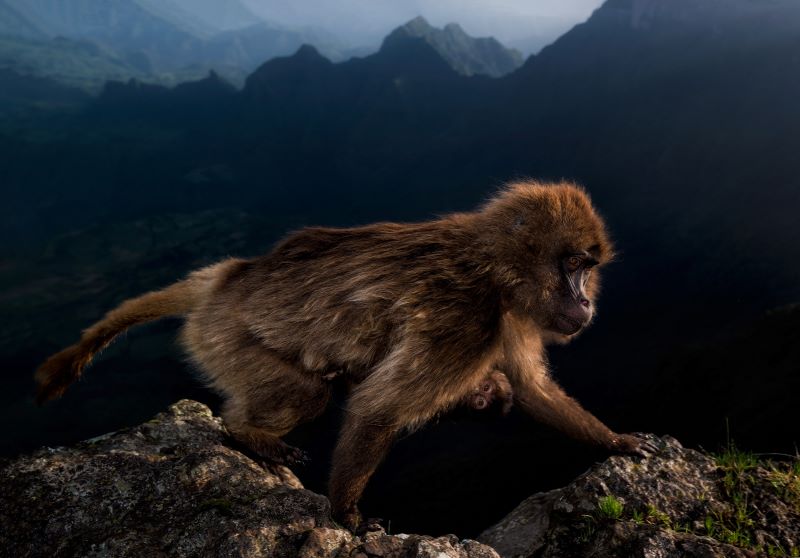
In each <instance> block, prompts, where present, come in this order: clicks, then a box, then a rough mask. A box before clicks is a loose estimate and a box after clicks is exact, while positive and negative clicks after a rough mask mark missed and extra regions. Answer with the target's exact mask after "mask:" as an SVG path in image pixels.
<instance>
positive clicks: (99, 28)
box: [0, 0, 522, 90]
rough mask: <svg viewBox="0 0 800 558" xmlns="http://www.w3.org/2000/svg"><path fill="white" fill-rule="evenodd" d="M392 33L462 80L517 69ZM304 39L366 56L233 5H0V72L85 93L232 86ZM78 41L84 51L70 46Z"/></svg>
mask: <svg viewBox="0 0 800 558" xmlns="http://www.w3.org/2000/svg"><path fill="white" fill-rule="evenodd" d="M396 32H397V33H399V32H406V33H416V34H418V36H421V37H423V38H424V39H425V40H427V41H429V42H430V43H431V44H433V45H434V46H435V47H436V48H437V49H438V50H439V51H440V52H442V53H443V55H444V56H445V58H446V59H447V60H448V62H450V63H451V64H452V65H453V67H454V68H456V70H457V71H460V72H462V73H465V74H467V75H469V74H473V73H481V74H486V75H491V76H498V75H502V74H504V73H508V72H510V71H512V70H513V69H515V68H516V67H518V66H519V65H520V64H521V63H522V57H521V55H520V54H519V53H518V52H517V51H513V50H509V49H506V48H505V47H503V46H502V45H500V43H498V42H497V41H495V40H494V39H488V38H487V39H473V38H471V37H469V36H468V35H467V34H466V33H464V32H463V30H461V28H460V27H458V26H457V25H450V26H448V27H447V28H445V29H444V30H437V29H434V28H433V27H431V26H430V25H428V24H427V22H425V21H424V20H422V19H421V18H419V19H417V20H414V21H413V22H410V23H408V24H406V25H405V26H403V27H401V28H400V29H398V30H397V31H396ZM305 43H308V44H314V45H315V46H316V48H317V49H319V50H320V51H321V52H322V53H324V54H325V55H326V56H327V57H329V58H331V59H332V60H343V59H346V58H348V57H350V56H352V55H357V54H364V53H365V52H367V51H365V49H363V48H354V47H351V46H348V45H347V44H345V43H344V42H343V41H342V40H341V39H339V38H337V37H335V36H333V35H332V34H331V33H328V32H326V31H324V30H322V29H318V28H303V29H292V28H287V27H284V26H282V25H278V24H275V23H274V22H270V21H265V20H263V19H261V18H260V17H258V16H256V15H254V14H253V12H252V11H250V9H248V8H247V7H246V6H245V5H244V4H242V3H241V2H240V1H239V0H203V1H196V2H195V1H192V2H189V1H187V0H158V1H156V0H106V1H104V2H97V1H95V0H0V67H3V68H6V69H13V70H15V71H17V72H18V73H21V74H23V75H32V76H37V77H48V78H54V79H57V80H59V81H61V82H63V83H66V84H69V85H76V86H84V87H85V88H89V89H92V88H93V89H94V90H97V89H98V88H99V87H100V86H102V83H103V82H104V81H105V80H108V79H120V78H126V77H127V78H136V79H140V80H141V79H144V80H147V81H151V82H158V83H172V84H174V83H177V82H179V81H184V80H186V79H191V78H197V77H200V76H202V75H204V74H206V73H207V72H208V71H209V70H212V69H213V70H214V71H216V72H218V73H220V74H222V75H224V76H226V78H227V79H229V80H230V81H232V82H234V83H237V84H241V82H242V81H243V78H244V76H245V75H246V74H247V73H249V72H251V71H252V70H254V69H255V68H256V67H258V66H259V65H260V64H262V63H263V62H265V61H266V60H269V59H271V58H274V57H276V56H282V55H287V54H290V53H292V52H294V51H295V50H297V48H299V47H300V46H301V45H302V44H305ZM86 44H91V45H93V46H94V49H93V52H91V53H85V52H84V51H85V50H86V48H85V47H84V48H78V47H77V46H76V45H86ZM62 49H65V51H64V52H61V51H62ZM98 53H102V55H101V56H99V55H98ZM92 86H93V87H92Z"/></svg>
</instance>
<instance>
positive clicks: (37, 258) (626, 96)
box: [0, 0, 800, 533]
mask: <svg viewBox="0 0 800 558" xmlns="http://www.w3.org/2000/svg"><path fill="white" fill-rule="evenodd" d="M109 4H111V3H109ZM0 5H2V4H0ZM7 5H8V4H7ZM198 25H200V23H198ZM451 31H453V33H454V34H453V35H451V36H448V37H446V38H444V39H443V38H442V35H441V33H446V32H447V30H446V29H445V30H433V31H431V30H429V29H428V28H426V27H425V26H424V25H422V23H421V22H416V23H414V22H411V24H410V25H406V26H405V27H400V28H398V30H397V31H395V32H394V33H391V34H390V35H389V36H388V37H387V38H386V39H385V40H384V42H383V43H382V45H381V47H380V49H379V50H378V51H377V52H375V53H374V54H371V55H368V56H364V57H361V58H355V59H350V60H347V61H343V62H340V63H334V62H332V61H331V60H330V58H329V57H326V56H325V55H324V53H323V52H322V51H321V50H320V49H318V48H315V47H312V46H302V47H300V46H297V47H296V48H293V49H292V50H291V54H288V55H286V56H279V57H277V58H272V59H269V60H266V61H262V63H259V65H258V67H256V68H255V69H254V70H253V71H252V72H250V73H248V75H247V77H246V79H244V80H243V81H244V84H243V87H242V88H241V89H237V88H235V87H233V86H232V85H231V84H230V83H229V82H228V81H227V80H226V79H225V76H224V75H223V73H222V72H215V73H211V74H208V73H207V72H204V74H203V75H204V76H205V77H203V78H202V79H195V80H192V81H188V82H185V83H182V84H180V85H178V86H176V87H165V86H162V85H156V84H147V83H146V82H143V81H132V82H129V81H127V79H122V80H120V81H116V82H111V83H109V84H107V85H106V86H105V87H104V88H103V90H102V92H101V93H100V94H99V95H98V96H97V97H94V98H93V97H90V96H88V95H86V94H84V93H82V92H80V91H77V90H75V89H73V88H69V87H65V86H64V85H63V84H61V83H58V82H56V81H54V80H50V79H43V78H34V77H30V76H23V75H20V74H19V73H16V72H10V71H7V72H6V73H5V75H3V74H0V80H2V83H3V84H13V88H12V87H10V86H4V88H3V89H2V90H0V102H2V107H3V108H5V109H6V110H5V113H4V115H3V117H2V118H1V119H0V169H2V171H0V172H2V176H1V177H0V187H1V188H2V196H3V198H4V204H2V206H0V217H1V218H0V235H2V237H3V238H5V239H7V242H6V243H5V244H3V245H2V246H0V284H2V285H3V292H2V296H1V297H0V309H1V311H2V312H3V315H4V316H5V317H6V320H5V321H4V323H5V325H3V326H2V328H1V329H0V358H2V361H3V363H4V366H5V368H6V370H9V371H11V372H9V380H8V386H9V387H8V390H7V392H6V394H5V395H4V397H5V398H6V399H5V400H4V401H3V403H4V407H3V408H4V409H5V412H6V413H8V414H9V415H8V416H11V417H24V419H23V420H19V419H16V422H17V423H24V424H25V425H26V426H25V427H23V428H19V429H16V430H15V431H14V432H9V433H8V434H7V436H5V437H4V438H3V440H4V443H5V444H6V446H5V447H4V449H3V451H5V452H6V453H11V452H14V451H19V450H20V449H22V448H26V447H32V446H35V445H40V444H41V443H43V442H47V443H58V442H59V441H69V440H75V439H77V438H79V437H84V436H88V435H93V434H99V433H100V432H99V431H98V429H101V428H102V429H103V431H105V430H109V429H111V428H114V427H116V426H122V425H124V424H126V423H134V422H138V421H140V420H142V419H143V418H145V417H147V416H148V415H149V414H151V413H152V412H154V411H155V410H157V409H158V408H159V407H162V406H163V405H165V404H166V403H169V402H171V401H172V400H174V399H177V398H178V397H179V396H191V397H200V398H203V397H205V398H206V400H208V397H209V396H208V395H207V394H205V395H204V394H203V393H204V392H202V391H200V390H199V388H198V387H197V386H196V385H195V384H193V383H192V381H191V379H190V375H189V373H188V371H186V367H184V368H183V369H182V372H181V371H180V370H179V369H180V368H181V364H180V356H179V355H176V354H175V352H174V349H172V348H170V347H171V345H170V341H171V339H172V337H174V326H175V324H169V323H168V324H158V325H156V326H153V327H150V328H147V329H146V330H145V331H141V332H136V331H135V332H132V333H131V335H130V337H129V339H128V340H127V341H122V342H120V343H119V344H118V345H117V346H115V347H114V348H112V349H111V350H110V351H109V352H108V354H107V355H106V356H105V357H104V358H103V359H102V360H101V361H100V362H99V363H98V365H97V366H96V367H95V368H93V369H92V370H91V371H90V372H89V375H90V376H91V378H90V379H87V380H86V381H85V382H83V383H82V384H81V385H79V386H77V388H76V391H75V392H72V393H71V394H70V396H69V397H67V398H66V399H64V400H63V401H60V402H58V403H57V404H56V405H55V406H53V407H49V408H46V409H45V410H43V411H42V410H38V409H34V408H33V407H32V405H31V403H30V400H29V399H26V397H27V394H28V390H29V389H30V388H31V385H30V377H29V376H30V373H31V371H32V370H33V369H34V367H35V366H36V365H37V364H38V363H39V362H40V361H41V359H42V358H44V357H45V356H46V355H47V354H49V353H50V352H52V351H53V350H55V349H57V348H60V347H62V346H64V345H66V344H68V343H69V342H72V341H73V340H74V337H75V336H76V335H77V332H78V331H79V330H80V329H81V328H83V327H85V326H86V325H87V324H89V323H91V322H92V321H93V320H95V319H96V318H97V317H98V316H100V315H101V314H102V313H103V312H104V311H105V310H107V309H108V308H110V307H112V306H113V305H114V304H116V303H117V302H119V301H121V300H122V299H124V298H126V297H129V296H131V295H134V294H138V293H140V292H142V291H145V290H148V289H150V288H154V287H157V286H161V285H164V284H167V283H169V282H171V281H173V280H174V279H175V278H177V277H179V276H181V275H182V274H183V273H185V272H187V271H189V270H190V269H192V268H194V267H196V266H199V265H203V264H206V263H210V262H212V261H214V260H215V259H216V258H219V257H224V256H227V255H249V254H256V253H260V252H263V251H265V250H266V249H268V247H269V245H270V244H271V243H272V242H273V241H274V240H275V239H277V238H278V237H279V236H280V235H282V234H283V233H284V232H285V231H287V230H291V229H294V228H297V227H300V226H304V225H311V224H325V225H352V224H359V223H366V222H371V221H375V220H417V219H427V218H430V217H431V216H432V215H435V214H441V213H444V212H447V211H454V210H462V209H468V208H470V207H473V206H474V205H475V204H477V203H480V201H482V200H483V199H485V197H486V196H487V195H488V194H489V193H490V192H491V191H493V189H494V188H495V187H497V186H498V185H499V184H501V183H502V182H503V181H505V180H510V179H514V178H516V177H520V176H532V177H537V178H542V179H561V178H566V179H573V180H577V181H579V182H581V183H583V184H585V185H586V186H587V188H588V190H589V191H590V193H591V194H592V197H593V199H594V201H595V203H596V204H597V206H598V207H599V208H600V209H601V211H602V213H603V214H604V215H605V217H606V219H607V221H608V223H609V226H610V228H611V231H612V233H613V236H614V238H615V242H616V244H617V247H618V250H619V253H620V255H619V258H618V261H617V262H616V263H614V264H613V265H611V266H610V267H609V269H608V272H607V273H605V274H604V293H603V296H602V297H601V299H600V315H599V317H598V319H597V322H596V324H594V325H593V326H592V328H591V329H590V330H589V331H587V332H586V333H585V334H584V335H582V337H581V338H580V339H578V340H576V341H575V342H574V343H572V344H571V345H570V346H569V347H565V348H563V349H562V348H556V349H554V350H553V351H552V354H551V357H552V364H553V368H554V373H555V375H556V377H557V378H559V380H560V381H561V382H562V383H563V384H564V385H565V387H566V388H567V391H569V392H570V393H574V394H576V395H577V397H578V399H579V400H581V401H582V402H583V403H585V404H586V406H587V407H588V408H590V409H591V410H592V411H593V412H595V413H597V414H598V415H599V416H601V417H602V418H604V419H606V420H607V421H608V422H609V423H610V425H611V426H612V427H614V428H615V429H618V430H654V431H656V432H659V433H670V434H672V435H675V436H677V437H678V438H679V439H681V440H682V441H683V442H685V443H687V444H703V445H705V446H706V447H708V448H709V449H713V448H714V447H716V445H717V444H718V442H719V441H721V440H723V439H724V435H725V434H724V432H725V418H726V417H727V418H728V419H729V423H730V428H731V432H732V435H733V436H734V438H735V439H736V441H737V443H739V444H740V445H741V446H743V447H747V448H750V449H754V450H757V451H785V452H788V453H793V451H794V449H793V448H794V445H795V444H796V443H797V442H798V441H799V440H800V430H798V425H797V421H796V420H795V417H794V414H795V408H796V394H797V393H798V390H799V389H800V374H798V372H800V370H798V367H799V366H798V364H797V363H798V359H797V358H796V357H797V356H798V355H797V344H796V339H797V335H798V332H800V311H798V306H797V302H798V301H800V221H799V220H798V219H797V215H798V210H799V209H800V158H798V157H797V153H799V152H800V105H798V103H797V99H798V98H800V56H798V52H800V14H798V4H797V3H796V2H794V1H792V0H726V1H723V0H703V1H700V0H608V1H607V2H606V3H605V4H604V5H603V6H602V7H601V8H600V9H598V10H597V11H596V12H595V13H594V14H593V15H592V16H591V17H590V18H589V19H588V20H587V21H586V22H585V23H583V24H581V25H578V26H576V27H575V28H574V29H572V30H571V31H569V32H568V33H566V34H565V35H563V36H562V37H561V38H559V39H558V40H557V41H555V43H553V44H552V45H551V46H549V47H547V48H545V49H544V50H543V51H542V52H541V53H540V54H538V55H536V56H533V57H530V58H528V59H527V60H526V61H525V62H524V63H523V64H522V65H521V66H520V67H518V68H517V69H515V70H513V71H511V72H510V73H507V74H505V75H504V76H502V77H499V78H490V77H487V76H486V75H468V74H480V73H487V74H489V73H490V72H489V71H488V69H490V68H499V67H500V61H508V60H509V58H507V57H505V55H504V54H503V53H504V51H497V50H492V52H493V53H494V54H493V55H492V57H489V58H482V59H480V61H479V62H475V61H474V59H473V58H472V57H471V56H470V55H469V53H471V52H474V51H473V50H471V49H473V48H474V49H476V50H477V49H478V48H479V47H477V45H476V43H475V42H474V41H469V40H465V41H463V42H462V41H455V42H454V41H453V40H452V39H453V37H458V36H460V34H458V33H457V31H456V30H454V29H451ZM132 40H133V39H132ZM437 41H441V42H437ZM70 44H72V43H70ZM62 50H64V51H65V52H69V49H68V48H66V47H65V48H64V49H62ZM106 52H108V51H106V50H102V51H100V54H97V55H96V56H98V57H100V56H102V55H103V53H106ZM506 54H507V52H506ZM495 55H496V56H495ZM109 56H117V55H116V54H111V55H109ZM113 59H114V60H121V59H119V58H113ZM109 63H110V62H109ZM122 63H129V62H125V61H124V60H123V61H122ZM503 63H505V62H503ZM459 64H462V67H461V68H458V65H459ZM476 64H477V65H476ZM477 68H482V69H483V71H480V72H479V71H477ZM490 75H491V74H490ZM15 92H16V93H15ZM8 107H14V108H13V109H10V108H8ZM120 394H123V395H120ZM453 420H455V419H453ZM7 422H10V419H9V421H7ZM331 423H335V414H334V418H330V417H329V418H328V421H327V422H326V421H322V422H321V423H320V424H318V425H316V426H312V427H310V429H309V430H306V431H304V432H301V433H299V434H297V436H298V437H299V438H302V440H300V439H298V440H296V442H297V443H301V445H302V444H306V445H308V444H311V446H312V448H315V449H316V453H315V454H314V457H315V459H319V460H321V461H323V463H321V464H320V471H322V470H324V460H325V459H326V457H325V456H326V455H328V454H327V453H325V452H326V451H327V450H326V449H325V448H326V445H325V444H326V443H327V442H326V440H330V438H331V434H330V432H331V431H332V430H333V428H332V427H331V426H330V425H331ZM556 438H558V437H557V436H553V435H551V434H550V433H549V432H548V431H546V429H543V428H541V427H537V426H535V425H533V424H531V423H530V422H529V421H527V420H525V419H523V418H522V417H520V416H518V415H516V414H512V416H511V417H510V418H509V419H507V420H505V421H502V424H500V422H491V421H480V420H474V419H467V420H466V421H464V420H461V421H460V422H458V423H456V422H451V420H450V419H443V420H442V421H441V423H440V424H438V425H434V426H432V427H430V428H429V429H426V430H425V431H423V432H421V433H419V434H417V435H415V436H413V437H412V438H409V439H407V440H403V441H402V442H401V443H400V444H399V445H398V448H397V449H396V451H395V452H393V454H392V456H390V458H389V461H388V462H387V464H386V465H385V467H384V468H383V469H382V472H381V473H380V474H379V475H378V477H377V479H376V481H377V482H376V483H375V486H374V487H373V488H372V489H371V490H372V493H371V495H368V498H371V499H372V500H371V501H372V502H373V504H374V505H377V506H379V505H380V503H381V502H383V501H392V502H393V503H394V505H395V506H396V504H397V502H402V501H404V498H405V499H406V501H408V502H409V503H410V504H409V509H408V510H407V513H406V515H404V516H402V517H399V518H395V520H396V523H395V524H396V525H399V526H401V527H398V528H403V527H402V526H403V525H407V526H409V527H408V528H409V530H413V529H412V528H413V527H414V526H415V525H417V526H420V525H422V527H419V529H423V528H424V527H425V526H426V525H435V526H436V527H435V528H434V529H425V530H430V531H432V532H436V531H438V530H439V529H441V530H442V531H447V530H454V531H456V532H459V533H468V532H469V531H470V529H475V528H477V527H479V526H482V525H486V524H488V523H490V522H491V520H492V519H493V518H497V517H500V516H501V515H502V514H503V513H504V512H505V511H507V509H509V507H510V506H512V505H513V504H515V503H516V501H517V500H518V499H519V496H520V495H522V494H527V493H530V492H533V491H534V490H537V489H539V488H543V487H545V486H542V484H541V483H542V482H544V481H548V482H553V483H557V482H558V478H559V474H561V475H572V474H574V473H577V472H580V470H581V469H582V468H583V467H584V466H585V464H586V463H588V461H589V460H590V459H591V457H592V456H591V455H589V454H587V453H586V452H585V451H584V450H582V449H580V448H577V447H576V446H573V445H570V443H568V442H564V441H561V440H556ZM454 440H455V442H454ZM315 444H316V447H315ZM547 455H550V456H555V457H553V459H552V460H549V461H548V460H546V459H543V458H542V456H547ZM460 462H464V463H467V462H468V463H469V464H470V465H469V466H468V467H467V466H465V467H464V468H463V471H462V473H463V480H460V481H459V483H460V484H459V483H446V482H442V479H447V478H449V477H450V476H451V470H452V467H453V464H454V463H460ZM548 463H549V465H548ZM570 467H574V469H576V470H568V469H569V468H570ZM315 471H316V470H311V471H309V472H308V475H309V476H308V478H305V479H303V480H304V482H306V483H307V484H309V486H312V487H313V486H315V484H314V483H315V482H316V483H317V484H318V485H320V486H321V485H322V483H324V478H323V475H324V474H323V473H321V472H318V471H317V472H315ZM398 472H401V473H398ZM315 475H316V476H315ZM486 478H491V479H495V481H494V482H493V483H489V485H487V483H486V482H485V479H486ZM426 483H427V484H426ZM537 483H539V484H537ZM430 485H436V486H437V487H439V489H440V490H441V499H442V501H441V502H438V503H437V502H435V501H432V502H430V504H431V505H430V511H429V512H426V513H421V512H420V511H419V510H418V509H416V508H413V506H412V505H411V502H413V501H415V500H414V494H415V493H418V492H419V491H420V490H424V487H425V486H430ZM445 485H447V486H450V485H452V486H451V487H450V488H442V487H443V486H445ZM421 487H422V488H421ZM459 494H460V495H461V496H463V495H464V494H469V495H470V496H469V498H470V502H472V504H470V502H464V513H463V514H461V515H457V516H452V514H451V515H447V514H446V513H445V511H444V510H446V509H452V504H453V502H454V501H456V499H457V498H458V495H459ZM504 494H505V495H506V496H502V495H504ZM487 502H488V504H487ZM439 504H441V506H440V507H437V506H439ZM479 504H480V505H479ZM395 509H397V508H396V507H395ZM443 518H444V519H443ZM426 522H427V523H426Z"/></svg>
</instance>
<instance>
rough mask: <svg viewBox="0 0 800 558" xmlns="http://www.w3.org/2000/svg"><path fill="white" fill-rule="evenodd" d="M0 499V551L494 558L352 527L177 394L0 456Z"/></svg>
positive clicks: (458, 545)
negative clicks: (141, 415) (137, 416)
mask: <svg viewBox="0 0 800 558" xmlns="http://www.w3.org/2000/svg"><path fill="white" fill-rule="evenodd" d="M0 501H1V502H2V505H1V506H0V555H2V556H14V557H29V556H43V557H44V556H47V557H55V556H95V557H99V556H103V557H123V556H124V557H130V556H138V557H155V556H220V557H228V556H231V557H233V556H236V557H238V556H243V557H246V556H252V557H256V556H258V557H282V556H292V557H298V558H326V557H334V556H341V557H344V556H353V557H356V556H358V557H359V558H366V557H387V558H388V557H401V556H402V557H415V556H420V557H434V556H435V557H437V558H438V557H441V558H449V557H452V558H456V557H458V558H496V557H497V554H496V553H495V552H494V551H493V550H492V549H490V548H489V547H487V546H484V545H482V544H480V543H477V542H475V541H469V540H464V541H460V540H458V538H457V537H454V536H449V537H439V538H432V537H424V536H418V535H394V536H390V535H387V534H385V533H383V532H375V533H369V534H367V535H366V536H365V537H363V538H359V537H355V536H353V535H352V534H351V533H350V532H349V531H347V530H345V529H343V528H341V527H340V526H338V525H337V524H336V523H334V522H333V521H332V520H331V518H330V504H329V502H328V500H327V498H325V497H324V496H321V495H319V494H315V493H313V492H311V491H308V490H305V489H304V488H303V486H302V484H301V483H300V481H299V480H298V479H297V477H295V476H294V474H292V472H291V471H289V469H287V468H285V467H277V468H274V469H273V470H271V471H266V470H265V469H264V468H262V467H261V466H260V465H259V464H257V463H256V462H254V461H253V460H251V459H250V458H248V457H246V456H245V455H243V454H242V453H240V452H238V451H236V450H234V449H231V448H230V447H228V446H227V445H226V433H225V430H224V427H223V426H222V423H221V421H220V419H219V418H216V417H214V416H212V414H211V411H210V410H209V409H208V407H206V406H205V405H202V404H200V403H197V402H194V401H188V400H184V401H180V402H178V403H176V404H175V405H172V406H171V407H170V408H169V410H168V411H167V412H165V413H161V414H159V415H157V416H156V417H155V418H154V419H153V420H151V421H149V422H146V423H144V424H142V425H140V426H137V427H135V428H132V429H129V430H124V431H120V432H116V433H112V434H108V435H105V436H100V437H99V438H95V439H92V440H88V441H86V442H82V443H80V444H77V445H76V446H74V447H71V448H56V449H49V448H46V449H43V450H40V451H38V452H37V453H35V454H33V455H31V456H28V457H22V458H20V459H17V460H15V461H11V462H6V463H4V464H2V466H0Z"/></svg>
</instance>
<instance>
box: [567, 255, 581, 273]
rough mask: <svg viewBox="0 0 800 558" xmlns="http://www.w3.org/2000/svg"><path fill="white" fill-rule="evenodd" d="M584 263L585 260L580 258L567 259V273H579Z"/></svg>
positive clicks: (571, 257)
mask: <svg viewBox="0 0 800 558" xmlns="http://www.w3.org/2000/svg"><path fill="white" fill-rule="evenodd" d="M582 263H583V260H582V259H581V258H579V257H578V256H570V257H569V258H567V261H566V262H565V265H566V267H567V271H577V270H578V268H579V267H580V266H581V264H582Z"/></svg>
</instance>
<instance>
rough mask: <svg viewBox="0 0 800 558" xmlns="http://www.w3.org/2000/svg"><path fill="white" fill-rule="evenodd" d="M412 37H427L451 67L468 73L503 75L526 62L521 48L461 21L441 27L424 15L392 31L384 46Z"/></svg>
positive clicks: (468, 74) (464, 73) (459, 71)
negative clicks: (473, 32) (475, 32)
mask: <svg viewBox="0 0 800 558" xmlns="http://www.w3.org/2000/svg"><path fill="white" fill-rule="evenodd" d="M409 38H412V39H422V40H424V41H425V42H426V43H428V44H429V45H430V46H431V47H433V49H434V50H435V51H436V52H437V53H438V54H439V56H441V57H442V58H443V59H444V60H445V61H446V62H447V63H448V64H449V65H450V67H451V68H453V69H454V70H455V71H456V72H458V73H460V74H463V75H466V76H471V75H486V76H491V77H500V76H502V75H505V74H508V73H510V72H513V71H514V70H516V69H517V68H518V67H520V66H521V65H522V63H523V57H522V54H521V53H520V52H519V51H517V50H514V49H509V48H506V47H504V46H503V45H502V44H501V43H500V42H499V41H498V40H497V39H494V38H493V37H486V38H474V37H471V36H470V35H468V34H467V33H466V31H464V29H463V28H462V27H461V26H460V25H459V24H458V23H448V24H447V25H445V26H444V28H443V29H439V28H437V27H434V26H432V25H431V24H430V23H428V20H426V19H425V18H424V17H422V16H417V17H415V18H414V19H412V20H410V21H408V22H406V23H405V24H403V25H401V26H400V27H398V28H397V29H395V30H394V31H392V32H391V33H390V34H389V36H387V37H386V39H385V40H384V47H385V46H387V45H388V46H390V45H393V44H396V43H398V42H399V41H402V40H403V39H409Z"/></svg>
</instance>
